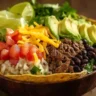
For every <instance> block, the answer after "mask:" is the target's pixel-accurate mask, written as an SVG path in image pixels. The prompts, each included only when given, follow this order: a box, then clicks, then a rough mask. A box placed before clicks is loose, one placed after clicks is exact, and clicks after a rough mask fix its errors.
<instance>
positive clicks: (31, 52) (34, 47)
mask: <svg viewBox="0 0 96 96" xmlns="http://www.w3.org/2000/svg"><path fill="white" fill-rule="evenodd" d="M37 50H38V48H37V47H36V46H35V45H31V46H30V49H29V52H28V54H27V56H26V58H27V59H28V60H29V61H33V60H34V56H33V53H36V52H37Z"/></svg>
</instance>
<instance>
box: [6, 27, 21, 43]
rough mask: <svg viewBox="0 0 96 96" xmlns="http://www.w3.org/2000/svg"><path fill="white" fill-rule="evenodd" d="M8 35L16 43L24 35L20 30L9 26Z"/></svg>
mask: <svg viewBox="0 0 96 96" xmlns="http://www.w3.org/2000/svg"><path fill="white" fill-rule="evenodd" d="M7 36H8V37H10V38H11V39H12V40H13V41H14V42H15V43H17V41H18V40H21V39H22V35H21V34H20V33H19V31H18V30H16V31H13V30H12V29H9V28H7Z"/></svg>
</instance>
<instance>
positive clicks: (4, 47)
mask: <svg viewBox="0 0 96 96" xmlns="http://www.w3.org/2000/svg"><path fill="white" fill-rule="evenodd" d="M6 48H8V46H7V45H6V43H4V42H0V51H1V50H2V49H6Z"/></svg>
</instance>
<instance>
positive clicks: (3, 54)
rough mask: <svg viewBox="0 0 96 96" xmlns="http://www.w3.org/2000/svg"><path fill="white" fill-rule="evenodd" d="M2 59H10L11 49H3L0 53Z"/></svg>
mask: <svg viewBox="0 0 96 96" xmlns="http://www.w3.org/2000/svg"><path fill="white" fill-rule="evenodd" d="M0 59H1V60H8V59H9V50H7V49H3V50H2V51H1V54H0Z"/></svg>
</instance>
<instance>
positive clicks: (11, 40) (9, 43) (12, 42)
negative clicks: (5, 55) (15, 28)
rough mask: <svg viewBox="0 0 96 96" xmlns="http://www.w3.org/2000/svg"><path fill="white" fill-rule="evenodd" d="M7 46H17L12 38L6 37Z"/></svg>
mask: <svg viewBox="0 0 96 96" xmlns="http://www.w3.org/2000/svg"><path fill="white" fill-rule="evenodd" d="M6 44H7V45H9V46H12V45H14V44H15V42H14V40H13V39H12V38H11V37H10V36H6Z"/></svg>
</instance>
